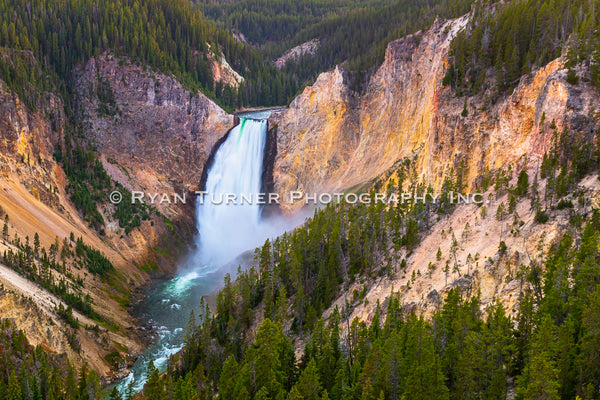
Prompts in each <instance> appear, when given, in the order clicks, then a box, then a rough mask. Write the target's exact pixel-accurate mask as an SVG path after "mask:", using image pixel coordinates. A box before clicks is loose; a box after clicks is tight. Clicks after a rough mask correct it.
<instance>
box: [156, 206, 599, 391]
mask: <svg viewBox="0 0 600 400" xmlns="http://www.w3.org/2000/svg"><path fill="white" fill-rule="evenodd" d="M599 231H600V214H598V213H595V214H593V216H591V218H590V219H589V222H588V223H587V225H586V227H585V228H584V229H583V232H582V233H581V236H580V244H579V245H578V246H577V245H576V244H575V243H576V241H575V240H573V238H572V237H571V235H570V234H568V233H567V234H564V235H563V237H562V238H561V240H560V241H559V243H557V244H556V245H555V246H554V247H553V248H552V249H551V250H550V251H549V254H548V255H547V262H546V266H545V268H544V271H543V272H542V271H541V269H540V268H539V266H536V265H535V264H532V265H530V266H529V268H527V269H526V273H524V274H523V275H522V276H521V278H520V279H521V280H522V282H523V284H525V285H527V284H529V285H530V287H531V289H527V290H525V291H524V292H523V293H522V295H521V298H520V301H519V306H518V312H517V313H516V316H515V317H514V318H511V317H510V316H508V315H507V313H506V310H505V309H504V308H503V307H502V305H501V304H500V303H493V304H492V305H491V306H490V307H488V310H487V312H486V313H484V314H482V313H481V311H480V304H479V299H478V295H477V293H474V294H472V296H471V297H464V296H463V295H461V293H460V291H459V289H452V290H450V292H449V293H448V296H447V298H446V299H445V301H444V304H443V305H442V307H441V308H440V310H439V311H438V312H437V313H435V314H434V316H433V318H432V320H431V321H430V322H428V321H425V320H423V319H422V318H419V317H417V316H415V315H414V314H413V313H411V312H408V311H407V310H405V309H403V308H402V307H401V306H400V304H399V297H398V295H392V296H391V297H390V298H389V299H388V303H387V312H386V315H385V316H384V315H382V313H381V311H380V308H379V304H377V305H375V315H374V317H373V320H372V322H371V324H370V325H367V324H365V323H363V322H359V321H358V320H354V321H352V323H351V325H350V326H349V334H348V335H347V336H345V335H344V336H342V335H341V334H340V331H341V329H342V328H343V326H345V324H346V321H344V317H343V315H342V314H341V313H340V312H339V310H337V309H336V310H335V311H334V313H333V314H332V315H331V316H330V318H329V321H328V323H327V324H325V323H324V321H323V319H319V320H318V321H316V323H315V324H314V326H313V328H312V333H311V335H310V338H309V339H308V341H307V343H306V347H305V349H304V353H303V356H302V358H301V359H300V360H296V359H295V355H294V349H293V346H292V343H291V341H290V339H289V338H288V336H287V335H286V334H285V333H284V331H283V328H282V326H283V323H284V321H285V319H286V318H287V307H284V308H282V311H281V312H279V313H278V314H277V320H276V321H272V320H271V319H269V318H267V319H265V320H264V321H263V322H262V323H261V325H260V327H259V328H258V331H257V333H256V334H255V336H254V340H253V343H252V344H251V345H250V346H248V347H245V346H243V347H242V348H241V349H240V348H239V347H238V348H235V346H236V342H228V344H225V346H224V347H221V345H219V340H218V339H215V336H214V335H215V329H216V324H217V322H216V320H218V318H219V316H218V315H217V316H215V317H211V316H210V314H209V312H208V311H206V314H205V315H204V316H203V320H202V322H201V323H200V324H199V325H198V326H197V327H196V328H193V329H191V328H190V332H189V334H188V336H187V346H186V349H185V351H184V353H183V355H182V360H181V361H180V362H179V363H176V364H173V365H171V367H170V368H171V370H170V372H169V373H168V374H167V377H166V378H164V379H162V380H161V379H160V378H159V377H158V374H157V373H156V371H155V370H154V368H153V366H151V367H150V368H149V374H150V375H149V376H150V377H151V378H150V380H149V381H148V384H147V386H146V389H145V395H146V396H147V398H156V399H159V398H172V399H178V400H179V399H191V398H198V399H209V398H213V390H217V391H218V394H219V397H218V398H220V399H230V398H236V399H251V398H254V399H265V398H271V399H280V398H281V399H285V398H289V399H401V398H411V399H457V400H459V399H466V398H486V399H505V398H506V396H507V393H508V391H509V390H511V391H512V390H514V391H515V392H516V398H518V399H561V398H562V399H574V398H575V397H576V396H579V397H580V398H581V399H586V400H587V399H597V398H599V397H598V394H599V390H600V374H599V373H598V372H599V371H600V364H598V358H597V349H598V347H599V346H600V336H599V335H598V332H599V331H600V322H599V321H600V319H599V318H598V310H600V286H599V284H600V267H599V266H598V265H599V263H600V250H599V247H598V245H599V244H600V236H599V235H598V232H599ZM233 318H234V317H233V316H230V319H233ZM192 324H193V325H194V324H195V322H193V321H192ZM217 329H218V328H217ZM231 334H232V335H235V332H231ZM230 339H234V337H232V338H230ZM215 340H216V342H215ZM238 340H239V339H238ZM242 343H243V342H242ZM237 344H238V345H239V344H240V342H237ZM239 350H243V351H241V352H239ZM193 396H197V397H193Z"/></svg>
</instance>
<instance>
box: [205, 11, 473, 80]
mask: <svg viewBox="0 0 600 400" xmlns="http://www.w3.org/2000/svg"><path fill="white" fill-rule="evenodd" d="M196 2H197V3H198V4H199V6H200V8H201V9H202V10H203V11H204V12H205V13H206V15H207V16H209V17H211V18H213V19H216V20H217V21H219V22H221V23H222V24H223V25H224V26H226V27H229V28H231V29H234V30H237V31H239V32H241V33H243V34H244V36H245V37H246V38H247V39H248V40H249V41H251V42H253V43H256V44H260V45H261V51H262V52H263V53H264V54H265V56H266V58H267V59H268V60H269V61H271V60H273V59H275V58H277V57H279V56H280V55H281V54H283V53H284V52H285V51H286V50H288V49H290V48H291V47H293V46H296V45H298V44H301V43H304V42H307V41H310V40H312V39H315V38H317V39H319V41H320V46H319V48H318V50H317V52H316V54H315V55H307V56H305V57H301V59H300V60H298V61H297V62H289V63H288V65H287V66H286V67H285V68H284V70H283V71H284V72H285V73H286V76H292V77H294V78H295V79H296V80H297V83H299V84H303V83H306V82H307V81H310V80H311V79H313V78H314V77H316V76H317V75H318V74H319V73H320V72H323V71H326V70H329V69H331V68H333V67H334V66H335V65H336V64H344V65H345V66H346V67H347V69H348V70H349V71H350V74H351V79H352V82H351V83H352V85H353V88H354V89H356V90H360V89H361V87H362V86H363V85H364V84H365V83H366V81H367V79H368V77H369V76H370V74H372V73H373V72H374V71H375V69H376V68H377V67H378V66H379V65H380V64H381V62H382V61H383V56H384V52H385V46H386V45H387V44H388V43H389V42H390V41H391V40H394V39H397V38H399V37H402V36H404V35H407V34H409V33H412V32H415V31H417V30H419V29H422V28H426V27H428V26H429V25H430V24H431V23H432V22H433V20H434V19H435V17H436V16H439V17H441V18H452V17H458V16H460V15H462V14H465V13H466V12H467V11H469V9H470V6H471V3H473V1H469V0H461V1H448V0H435V1H429V2H427V3H423V2H422V1H418V0H401V1H394V2H390V1H387V0H353V1H344V2H340V1H333V0H318V1H317V0H311V1H303V2H297V1H293V0H276V1H269V2H265V1H262V0H244V1H235V2H229V1H215V0H197V1H196Z"/></svg>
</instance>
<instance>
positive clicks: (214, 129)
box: [75, 53, 234, 215]
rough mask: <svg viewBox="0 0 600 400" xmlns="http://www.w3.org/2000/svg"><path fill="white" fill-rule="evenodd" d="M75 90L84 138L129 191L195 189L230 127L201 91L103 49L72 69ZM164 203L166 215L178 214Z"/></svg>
mask: <svg viewBox="0 0 600 400" xmlns="http://www.w3.org/2000/svg"><path fill="white" fill-rule="evenodd" d="M75 89H76V92H77V94H78V100H77V107H78V110H79V113H80V116H81V120H82V121H83V123H84V125H85V127H86V133H87V136H88V137H89V139H90V140H91V141H92V143H94V144H95V145H96V146H97V148H98V150H99V152H100V153H101V154H102V155H103V156H104V159H105V162H104V164H105V166H106V167H107V169H108V171H109V173H111V175H112V176H113V177H114V178H115V179H116V180H118V181H120V182H121V183H122V184H123V185H124V186H126V187H128V188H129V189H136V190H144V191H146V192H159V193H178V194H181V193H182V192H185V191H189V190H191V191H193V190H198V189H199V186H200V181H201V175H202V169H203V168H204V163H205V162H206V160H207V158H208V156H209V154H210V152H211V150H212V148H213V146H214V145H215V144H216V143H217V141H218V140H219V139H220V138H221V137H222V136H224V135H225V134H226V133H227V131H228V130H229V129H230V128H231V127H232V126H233V125H234V117H233V116H232V115H229V114H227V113H226V112H225V111H223V110H222V109H221V108H220V107H219V106H217V105H216V104H215V103H214V102H213V101H212V100H210V99H209V98H207V97H206V96H204V95H203V94H201V93H197V94H193V93H190V91H189V90H187V89H185V88H184V87H183V86H182V85H181V84H180V83H179V82H178V81H177V80H175V79H174V78H172V77H169V76H166V75H164V74H160V73H156V72H153V71H150V70H148V69H145V68H142V67H140V66H138V65H135V64H132V62H131V61H130V60H128V59H119V58H117V57H115V56H114V55H112V54H110V53H105V54H103V55H101V56H99V57H96V58H91V59H90V60H89V61H88V62H87V63H86V65H85V66H83V67H82V68H81V69H80V70H79V71H77V78H76V84H75ZM103 91H104V92H108V93H109V95H108V96H107V95H106V93H103ZM106 97H109V102H108V103H109V104H106V103H107V101H106ZM107 109H108V112H106V111H107ZM109 164H114V165H116V167H111V166H110V165H109ZM123 170H124V172H125V173H120V171H123ZM163 206H164V208H163V210H162V211H164V212H165V213H167V214H168V215H172V214H181V210H179V209H178V208H177V207H174V206H171V205H168V204H167V205H163Z"/></svg>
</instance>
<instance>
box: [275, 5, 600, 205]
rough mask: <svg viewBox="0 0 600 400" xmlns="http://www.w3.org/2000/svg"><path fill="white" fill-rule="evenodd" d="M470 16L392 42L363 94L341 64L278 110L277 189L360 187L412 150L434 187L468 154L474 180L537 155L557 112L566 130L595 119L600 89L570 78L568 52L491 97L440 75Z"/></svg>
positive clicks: (585, 127) (584, 128)
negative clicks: (351, 85) (453, 85)
mask: <svg viewBox="0 0 600 400" xmlns="http://www.w3.org/2000/svg"><path fill="white" fill-rule="evenodd" d="M468 21H469V17H468V15H467V16H464V17H462V18H459V19H456V20H452V21H447V22H443V21H441V20H439V19H438V20H436V21H435V23H434V24H433V26H432V27H431V28H430V29H429V30H427V31H424V32H417V33H415V34H413V35H409V36H406V37H404V38H402V39H398V40H396V41H393V42H391V43H390V44H389V45H388V47H387V50H386V54H385V61H384V62H383V64H382V65H381V67H380V68H379V69H378V71H377V72H376V73H375V75H374V76H373V77H372V78H371V80H370V83H369V85H368V88H367V90H366V93H365V94H364V95H363V96H360V97H358V96H357V95H354V94H352V93H351V92H350V91H349V89H348V87H347V85H346V84H345V82H344V80H343V74H342V72H341V71H340V69H339V68H336V69H335V70H334V71H330V72H327V73H324V74H321V75H320V76H319V78H318V79H317V81H316V82H315V84H314V85H313V86H312V87H307V88H306V89H305V90H304V92H303V93H302V94H301V95H299V96H298V97H297V98H296V99H295V100H294V101H293V102H292V104H291V106H290V107H289V108H288V109H287V110H285V111H282V112H280V113H274V114H273V116H272V117H271V119H270V122H271V124H277V125H278V147H277V153H278V156H277V159H276V162H275V171H274V177H275V190H276V191H277V192H279V193H280V194H281V195H285V194H286V193H289V191H290V190H301V191H304V192H306V193H312V192H319V191H323V190H334V189H346V188H349V187H354V186H356V185H359V184H361V183H364V182H368V181H369V180H371V179H373V178H375V177H377V176H379V175H380V174H382V173H383V172H384V171H386V170H388V169H389V168H391V167H392V166H393V165H394V164H395V163H396V162H397V161H398V160H400V159H402V158H404V157H409V158H411V159H414V160H415V161H416V163H417V166H418V171H420V177H421V178H422V179H423V180H424V181H425V182H427V183H428V184H431V185H432V186H433V187H434V188H436V189H438V188H439V187H440V186H441V183H442V181H443V176H444V174H445V173H446V172H447V171H448V169H449V168H452V167H454V168H455V167H457V166H458V165H459V164H460V163H464V166H465V167H466V171H465V177H466V182H467V184H468V185H469V186H472V185H473V183H474V182H475V180H476V178H477V177H478V176H480V175H481V174H482V173H483V172H485V171H486V170H488V169H489V170H493V169H495V168H499V167H501V166H503V165H508V164H511V163H515V162H517V161H519V160H521V159H522V158H523V156H524V155H525V154H527V158H528V160H529V161H530V162H536V160H539V158H541V156H542V155H543V153H544V151H546V150H547V149H548V148H549V146H550V143H551V136H552V134H553V131H554V129H553V128H550V126H551V125H552V122H553V121H554V125H556V127H557V129H558V130H559V131H561V130H562V128H563V127H564V126H569V127H572V128H574V129H575V130H576V131H578V132H585V133H589V132H590V131H592V130H594V129H596V125H597V111H595V109H597V105H598V104H600V98H599V96H598V92H597V91H596V90H594V88H592V87H591V86H589V85H588V84H585V83H581V84H579V85H576V86H574V85H571V84H569V83H567V81H566V70H565V69H564V61H563V59H562V58H559V59H557V60H555V61H553V62H551V63H550V64H548V65H546V66H545V67H543V68H541V69H539V70H538V71H536V72H535V73H533V74H532V75H531V76H525V77H523V78H522V79H521V81H520V83H519V85H518V86H517V88H516V89H515V90H514V91H513V92H512V93H511V94H510V95H509V96H505V97H504V98H501V99H499V100H498V101H495V102H491V101H490V100H489V99H488V96H489V93H484V94H483V95H480V96H476V97H471V98H468V99H466V100H465V98H457V97H456V96H455V94H454V92H453V91H452V90H451V89H450V88H449V87H446V86H443V84H442V81H443V77H444V74H445V71H446V68H447V63H448V51H449V47H450V43H451V41H452V39H453V38H454V36H455V35H456V33H457V32H458V31H460V30H461V29H463V28H464V27H465V26H466V24H467V23H468ZM465 104H467V106H466V109H465ZM463 109H465V112H463ZM594 115H596V116H594ZM284 197H285V196H283V197H282V198H284ZM296 204H299V203H296ZM283 207H284V208H286V209H288V210H292V209H293V207H292V206H291V205H289V204H287V205H285V204H284V205H283Z"/></svg>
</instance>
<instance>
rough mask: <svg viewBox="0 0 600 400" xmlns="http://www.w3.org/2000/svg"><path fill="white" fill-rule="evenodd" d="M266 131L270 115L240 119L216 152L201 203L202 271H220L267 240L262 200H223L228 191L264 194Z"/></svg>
mask: <svg viewBox="0 0 600 400" xmlns="http://www.w3.org/2000/svg"><path fill="white" fill-rule="evenodd" d="M266 136H267V122H266V120H256V119H249V118H240V123H239V124H238V125H237V126H236V127H234V128H233V129H232V130H231V131H230V132H229V136H228V137H227V139H226V140H225V142H224V143H223V144H222V145H221V146H220V147H219V149H218V150H217V152H216V154H215V158H214V161H213V164H212V166H211V167H210V169H209V171H208V176H207V179H206V192H207V194H206V195H205V196H204V201H203V203H202V202H200V201H199V202H198V209H197V214H196V215H197V226H198V231H199V237H198V248H199V254H198V256H199V257H198V258H197V261H199V262H200V264H201V265H200V272H202V273H210V272H213V271H215V270H216V269H218V268H219V267H220V266H221V265H223V264H224V263H225V262H227V261H229V260H231V259H233V258H234V257H236V256H237V255H238V254H239V253H241V252H243V251H244V250H247V249H249V248H252V247H255V246H258V245H260V244H262V243H261V242H262V241H264V239H265V237H264V234H261V232H260V231H261V227H260V212H261V210H260V207H261V205H260V204H258V202H257V201H252V202H250V203H249V202H243V204H239V203H240V202H239V201H236V202H235V203H230V204H226V202H225V201H224V200H225V198H226V196H227V195H235V196H236V198H237V199H240V198H241V196H242V195H244V196H248V197H252V196H253V195H254V196H256V195H257V194H258V193H260V190H261V184H262V182H261V177H262V169H263V157H264V150H265V141H266ZM219 200H222V202H221V203H220V204H217V203H219ZM253 200H255V199H253Z"/></svg>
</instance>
